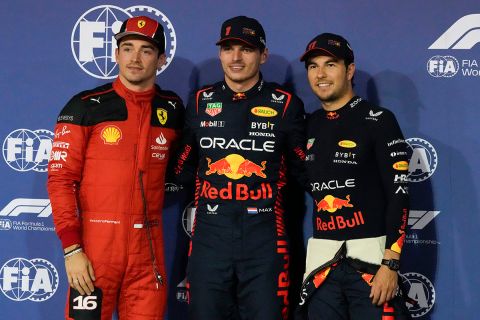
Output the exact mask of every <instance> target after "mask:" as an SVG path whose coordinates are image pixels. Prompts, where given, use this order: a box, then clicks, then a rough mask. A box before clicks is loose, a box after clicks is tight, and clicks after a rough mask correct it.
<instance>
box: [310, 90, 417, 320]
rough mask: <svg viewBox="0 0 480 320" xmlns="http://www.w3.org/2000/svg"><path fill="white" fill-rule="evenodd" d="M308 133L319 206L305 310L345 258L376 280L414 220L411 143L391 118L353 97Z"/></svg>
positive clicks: (321, 114)
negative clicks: (389, 253) (410, 196)
mask: <svg viewBox="0 0 480 320" xmlns="http://www.w3.org/2000/svg"><path fill="white" fill-rule="evenodd" d="M306 135H307V146H306V149H307V150H306V162H305V163H306V168H307V175H308V180H309V183H310V190H309V191H310V192H311V195H312V198H313V200H314V206H313V217H312V218H313V237H312V238H311V239H310V240H309V243H308V249H307V263H306V273H305V280H304V283H303V286H302V292H301V294H302V298H301V300H302V301H301V304H304V303H305V302H306V300H307V299H308V298H310V297H311V296H312V295H313V293H314V291H315V290H316V289H317V288H318V287H319V286H320V283H321V282H323V280H324V279H325V278H327V279H328V276H327V275H328V274H329V273H331V270H330V269H329V268H330V267H332V266H335V265H336V264H337V263H340V260H342V258H346V259H345V260H346V261H350V262H351V264H353V265H354V269H356V270H357V271H358V270H359V269H362V270H363V271H367V270H374V271H369V273H373V274H375V272H376V269H378V266H379V265H380V262H381V260H382V257H383V254H384V251H385V249H390V250H393V251H395V252H397V253H400V252H401V250H402V246H403V242H404V238H405V227H406V223H407V215H408V185H407V174H408V156H407V144H406V142H405V140H404V138H403V135H402V132H401V130H400V127H399V125H398V123H397V121H396V119H395V116H394V115H393V114H392V112H390V111H389V110H387V109H384V108H380V107H377V106H374V105H372V104H369V103H368V102H366V101H365V100H363V99H362V98H360V97H353V98H352V99H351V100H350V101H349V102H348V103H347V104H346V105H345V106H343V107H342V108H340V109H338V110H336V111H331V112H329V111H326V110H324V109H320V110H317V111H316V112H314V113H313V114H311V115H310V117H309V119H308V124H307V133H306ZM339 269H344V268H343V267H342V268H339ZM339 272H340V271H339ZM345 272H346V274H348V273H349V272H350V271H348V268H347V269H346V271H345ZM365 277H366V276H365ZM358 278H359V279H361V278H360V275H358ZM367 278H368V277H367ZM332 279H333V278H332ZM368 279H371V277H370V278H368ZM363 285H365V287H366V288H365V291H366V292H368V293H369V292H370V290H369V288H368V287H367V285H366V284H365V283H364V284H363ZM368 293H367V299H368ZM368 303H369V305H371V299H368ZM350 311H351V313H352V314H357V316H361V314H362V312H363V311H362V310H361V308H360V310H350ZM357 311H358V312H357ZM380 312H381V311H380ZM363 314H365V313H363ZM366 317H367V318H368V316H366ZM327 318H328V317H327ZM327 318H325V319H327ZM322 319H323V318H322ZM335 319H336V318H335ZM372 319H373V318H372Z"/></svg>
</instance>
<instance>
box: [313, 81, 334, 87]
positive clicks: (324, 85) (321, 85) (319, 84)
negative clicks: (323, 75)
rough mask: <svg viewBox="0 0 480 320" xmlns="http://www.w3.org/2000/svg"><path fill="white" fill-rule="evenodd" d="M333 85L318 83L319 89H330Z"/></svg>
mask: <svg viewBox="0 0 480 320" xmlns="http://www.w3.org/2000/svg"><path fill="white" fill-rule="evenodd" d="M331 85H332V84H331V83H323V82H322V83H318V84H317V87H320V88H326V87H329V86H331Z"/></svg>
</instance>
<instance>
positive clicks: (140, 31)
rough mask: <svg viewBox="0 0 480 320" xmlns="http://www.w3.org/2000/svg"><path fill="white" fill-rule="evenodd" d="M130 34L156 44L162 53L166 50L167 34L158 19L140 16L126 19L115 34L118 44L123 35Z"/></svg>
mask: <svg viewBox="0 0 480 320" xmlns="http://www.w3.org/2000/svg"><path fill="white" fill-rule="evenodd" d="M129 35H137V36H140V37H141V38H145V40H147V41H150V42H152V43H153V44H155V45H156V46H157V47H158V49H159V50H160V53H164V52H165V35H164V34H163V26H162V24H161V23H159V22H158V21H156V20H153V19H151V18H149V17H145V16H138V17H132V18H129V19H127V20H125V21H124V22H123V24H122V26H121V27H120V31H119V32H118V33H117V34H116V35H115V39H116V40H117V44H119V43H120V40H121V39H122V38H123V37H126V36H129Z"/></svg>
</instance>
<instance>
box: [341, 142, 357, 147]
mask: <svg viewBox="0 0 480 320" xmlns="http://www.w3.org/2000/svg"><path fill="white" fill-rule="evenodd" d="M338 145H339V146H340V147H342V148H355V147H356V146H357V144H356V143H355V142H354V141H352V140H342V141H340V142H338Z"/></svg>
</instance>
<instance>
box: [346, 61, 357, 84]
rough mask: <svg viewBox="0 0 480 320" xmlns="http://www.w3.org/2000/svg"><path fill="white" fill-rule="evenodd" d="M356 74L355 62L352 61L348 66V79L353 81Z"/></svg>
mask: <svg viewBox="0 0 480 320" xmlns="http://www.w3.org/2000/svg"><path fill="white" fill-rule="evenodd" d="M354 74H355V63H353V62H352V63H350V64H349V65H348V67H347V79H348V80H349V81H351V80H352V79H353V75H354Z"/></svg>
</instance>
